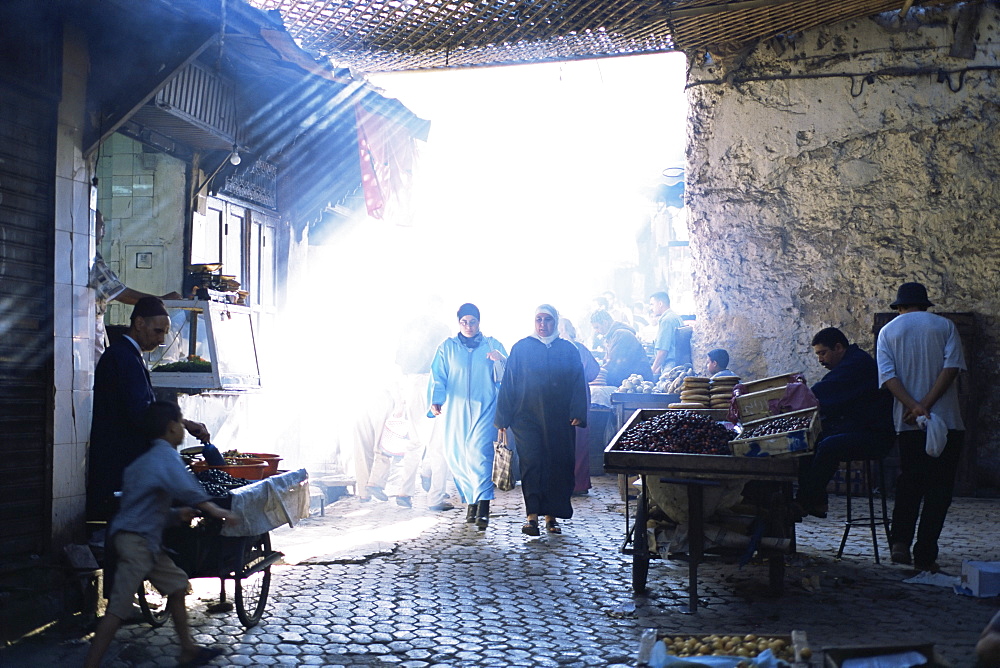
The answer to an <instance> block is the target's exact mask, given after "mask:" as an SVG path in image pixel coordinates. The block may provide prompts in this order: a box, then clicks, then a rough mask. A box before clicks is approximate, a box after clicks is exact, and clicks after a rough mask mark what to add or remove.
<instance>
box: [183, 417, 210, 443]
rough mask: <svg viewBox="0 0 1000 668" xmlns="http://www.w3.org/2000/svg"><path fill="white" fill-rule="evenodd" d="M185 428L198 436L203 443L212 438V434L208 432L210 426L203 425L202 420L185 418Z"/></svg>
mask: <svg viewBox="0 0 1000 668" xmlns="http://www.w3.org/2000/svg"><path fill="white" fill-rule="evenodd" d="M184 428H185V429H187V432H188V433H189V434H191V435H192V436H194V437H195V438H197V439H198V440H199V441H201V442H202V443H209V442H211V440H212V435H211V434H210V433H208V427H206V426H205V425H203V424H202V423H201V422H195V421H194V420H184Z"/></svg>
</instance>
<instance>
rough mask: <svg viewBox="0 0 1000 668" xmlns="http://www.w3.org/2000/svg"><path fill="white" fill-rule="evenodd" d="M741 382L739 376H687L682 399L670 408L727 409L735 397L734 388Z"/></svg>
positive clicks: (682, 389) (682, 390)
mask: <svg viewBox="0 0 1000 668" xmlns="http://www.w3.org/2000/svg"><path fill="white" fill-rule="evenodd" d="M739 382H740V379H739V377H738V376H722V377H719V378H705V377H702V376H687V377H685V378H684V383H683V385H682V387H681V393H680V395H681V396H680V399H681V400H680V401H679V402H678V403H673V404H670V405H669V406H668V408H681V409H685V408H690V409H695V408H702V409H704V408H715V409H726V408H729V404H730V403H731V402H732V399H733V388H734V387H736V384H737V383H739Z"/></svg>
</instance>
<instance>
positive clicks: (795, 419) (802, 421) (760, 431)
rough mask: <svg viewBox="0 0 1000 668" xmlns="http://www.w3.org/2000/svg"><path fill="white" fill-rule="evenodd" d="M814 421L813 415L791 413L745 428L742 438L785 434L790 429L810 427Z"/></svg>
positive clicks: (796, 429)
mask: <svg viewBox="0 0 1000 668" xmlns="http://www.w3.org/2000/svg"><path fill="white" fill-rule="evenodd" d="M810 422H812V415H811V414H810V415H789V416H784V417H776V418H771V419H770V420H768V421H766V422H761V423H760V424H755V425H753V426H751V427H750V428H749V429H745V430H744V431H743V433H742V434H740V438H741V439H744V438H760V437H761V436H773V435H774V434H785V433H787V432H790V431H799V430H800V429H808V428H809V424H810Z"/></svg>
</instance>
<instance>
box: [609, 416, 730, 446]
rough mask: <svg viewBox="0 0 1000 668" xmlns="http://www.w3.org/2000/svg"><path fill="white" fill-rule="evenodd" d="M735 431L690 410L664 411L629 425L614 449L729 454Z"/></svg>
mask: <svg viewBox="0 0 1000 668" xmlns="http://www.w3.org/2000/svg"><path fill="white" fill-rule="evenodd" d="M735 437H736V434H735V433H734V432H732V431H730V430H729V429H727V428H726V427H724V426H722V425H721V424H719V423H718V422H716V421H715V420H712V419H711V418H708V417H705V416H704V415H698V414H697V413H691V412H689V411H667V412H665V413H661V414H660V415H657V416H655V417H652V418H650V419H648V420H643V421H642V422H639V423H636V424H634V425H632V427H631V428H630V429H629V430H628V431H626V432H625V434H624V435H623V436H622V438H621V439H620V440H619V441H618V445H617V449H619V450H626V451H629V452H680V453H688V454H697V455H728V454H730V451H729V441H730V440H732V439H733V438H735Z"/></svg>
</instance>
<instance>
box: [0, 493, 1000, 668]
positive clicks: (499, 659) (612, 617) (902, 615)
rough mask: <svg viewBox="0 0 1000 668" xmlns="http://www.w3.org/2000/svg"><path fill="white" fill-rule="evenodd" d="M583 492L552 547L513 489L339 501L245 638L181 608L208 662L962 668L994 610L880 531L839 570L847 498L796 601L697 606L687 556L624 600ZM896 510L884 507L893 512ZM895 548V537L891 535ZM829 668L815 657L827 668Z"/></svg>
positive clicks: (140, 630)
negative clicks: (735, 657)
mask: <svg viewBox="0 0 1000 668" xmlns="http://www.w3.org/2000/svg"><path fill="white" fill-rule="evenodd" d="M594 483H595V487H594V489H593V490H591V494H590V495H589V496H585V497H577V498H574V506H575V508H576V516H575V517H574V518H573V519H572V520H567V521H565V522H563V528H564V533H563V534H562V535H559V536H545V535H543V536H542V537H540V538H529V537H526V536H524V535H522V534H521V532H520V527H521V523H522V521H523V519H522V515H521V508H522V506H521V498H520V489H517V490H515V491H513V492H507V493H501V494H499V498H498V500H497V501H495V502H494V504H493V512H492V517H491V520H490V526H489V528H488V529H487V530H486V531H485V532H481V531H479V530H477V529H476V528H475V526H474V525H470V524H466V523H465V522H464V521H463V520H464V517H465V512H464V509H461V508H460V509H457V510H452V511H448V512H443V513H440V512H431V511H429V510H427V509H426V503H425V502H424V499H423V498H422V497H421V496H418V497H415V498H414V507H413V508H412V509H407V508H402V507H399V506H397V505H396V504H395V503H393V501H392V499H390V500H389V502H387V503H377V502H369V503H364V504H362V503H359V501H358V499H357V498H355V497H345V498H343V499H340V500H338V501H337V502H335V503H333V504H330V505H328V506H327V507H326V514H325V516H322V517H320V516H313V517H312V518H310V519H308V520H304V521H303V522H302V523H300V524H299V525H298V526H297V527H296V528H294V529H290V528H282V529H279V530H277V531H274V532H272V543H273V545H274V547H275V548H276V549H279V550H282V551H283V552H285V553H286V561H287V562H289V565H280V566H277V567H275V568H274V569H273V577H272V581H271V596H270V599H269V603H268V607H267V610H266V612H265V616H264V619H263V620H262V621H261V623H260V624H259V625H258V626H256V627H254V628H252V629H249V630H244V629H243V628H242V627H241V626H240V625H239V621H238V620H237V618H236V614H235V612H226V613H216V614H209V613H208V612H207V611H206V603H205V601H204V600H203V599H210V598H213V597H217V595H218V580H215V579H199V580H194V581H193V583H194V585H195V593H194V595H192V596H189V597H188V608H189V610H190V611H191V623H192V628H193V629H194V631H195V633H196V637H197V640H198V641H199V642H200V643H202V644H206V645H214V646H217V647H220V648H222V649H224V650H225V651H226V653H227V655H226V656H224V657H221V658H219V659H216V661H215V664H214V665H232V666H264V665H295V666H298V665H303V666H304V665H316V666H381V665H397V666H405V667H407V668H409V667H412V668H422V667H424V666H469V667H471V666H565V667H568V668H569V667H578V666H580V667H582V666H627V665H634V664H635V655H636V650H637V648H638V639H639V636H640V634H641V633H642V631H643V629H646V628H650V627H652V628H658V629H661V630H664V631H668V632H670V633H672V634H684V633H725V634H731V633H749V632H754V633H758V634H760V633H765V634H769V633H773V634H788V633H790V632H791V630H792V629H802V630H805V631H806V632H807V633H808V637H809V640H810V645H811V646H812V647H813V648H814V649H815V650H821V649H822V648H823V647H827V646H838V645H850V644H902V643H918V642H927V641H931V642H933V643H935V645H936V648H937V649H938V651H939V652H940V653H941V654H942V655H943V656H944V657H945V658H946V659H947V660H949V661H950V662H951V664H952V665H953V666H956V667H964V666H972V665H973V663H974V660H973V658H972V657H973V650H974V646H975V642H976V639H977V638H978V636H979V632H980V630H981V629H982V627H983V626H984V625H985V624H986V622H987V621H988V620H989V618H990V617H991V616H992V614H993V613H994V611H995V610H996V608H997V606H998V601H997V599H996V598H993V599H977V598H972V597H967V596H960V595H957V594H955V593H954V592H953V591H952V590H951V589H950V588H946V587H939V586H931V585H922V584H906V583H903V582H902V581H903V580H904V579H906V578H907V577H910V576H912V575H914V571H913V570H912V569H907V568H905V567H901V566H894V565H890V564H889V563H888V549H887V547H886V546H885V545H884V543H883V544H881V545H880V547H881V548H882V556H883V562H882V564H881V565H875V563H874V560H873V558H872V554H871V537H870V534H867V533H865V532H864V531H862V530H854V531H852V533H851V538H850V540H849V541H848V546H847V552H846V553H845V555H844V559H843V560H842V561H837V560H835V559H834V557H835V555H836V549H837V546H838V545H839V542H840V536H841V534H842V531H843V528H842V523H841V522H842V519H843V512H844V501H843V498H842V497H832V498H831V509H830V513H829V518H828V519H825V520H817V519H814V518H809V519H807V520H806V521H805V522H804V523H802V524H799V525H798V554H796V555H794V556H790V557H788V559H787V568H786V575H785V592H784V595H783V596H781V597H778V598H775V597H773V596H770V595H769V594H768V587H767V585H768V567H767V565H766V563H760V562H756V561H755V562H751V563H750V564H749V565H747V566H745V567H743V568H739V567H738V566H737V565H736V564H735V563H732V562H730V561H726V560H723V559H721V558H717V557H716V558H713V557H710V558H709V559H708V561H707V562H706V563H704V564H702V566H701V568H700V569H699V587H700V602H701V606H702V607H701V608H700V609H699V610H698V612H697V613H696V614H694V615H687V614H682V613H681V608H682V606H683V605H684V604H686V602H687V590H686V587H687V575H688V569H687V565H686V563H684V562H683V561H673V560H671V561H666V560H654V561H653V562H652V563H651V567H650V573H649V592H648V595H646V596H636V597H634V596H633V595H632V593H631V562H630V559H629V558H627V557H625V556H623V555H621V554H620V553H619V546H620V543H621V541H622V538H623V534H624V520H623V517H622V510H623V504H622V502H621V501H620V497H619V494H618V489H617V484H616V479H615V478H613V477H610V476H605V477H601V478H595V479H594ZM997 503H998V502H997V501H996V500H986V499H957V500H956V501H955V504H954V505H953V506H952V510H951V513H950V515H949V518H948V522H947V524H946V526H945V535H944V537H943V541H942V545H941V548H942V549H941V556H940V558H939V561H940V563H941V566H942V568H943V569H944V571H945V572H946V573H948V574H951V575H958V574H959V573H960V572H961V562H962V560H963V559H978V560H1000V529H998V527H997V523H996V521H995V517H996V509H997ZM890 508H891V504H890ZM883 539H884V537H883ZM87 643H88V637H81V635H80V634H79V633H77V634H76V635H73V634H71V633H69V632H66V631H65V630H63V631H55V630H53V631H49V632H46V633H44V634H40V635H38V636H36V637H34V638H30V639H27V640H24V641H22V642H21V643H19V644H17V645H15V646H13V647H11V648H7V649H6V650H0V665H3V666H5V667H13V666H40V665H51V666H68V665H79V664H80V663H82V660H83V655H84V654H85V652H86V647H87ZM177 653H178V646H177V644H176V640H175V636H174V631H173V628H172V625H171V624H170V623H168V624H167V625H165V626H164V627H162V628H159V629H152V628H150V627H149V626H148V625H146V624H143V623H138V624H131V625H128V626H125V627H123V629H122V630H121V631H120V632H119V633H118V636H117V640H116V642H115V644H114V645H112V649H111V652H110V653H109V656H108V659H107V660H106V662H105V665H106V666H111V667H126V666H127V667H133V666H134V667H139V666H173V665H175V663H176V656H177ZM817 665H818V664H817Z"/></svg>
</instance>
